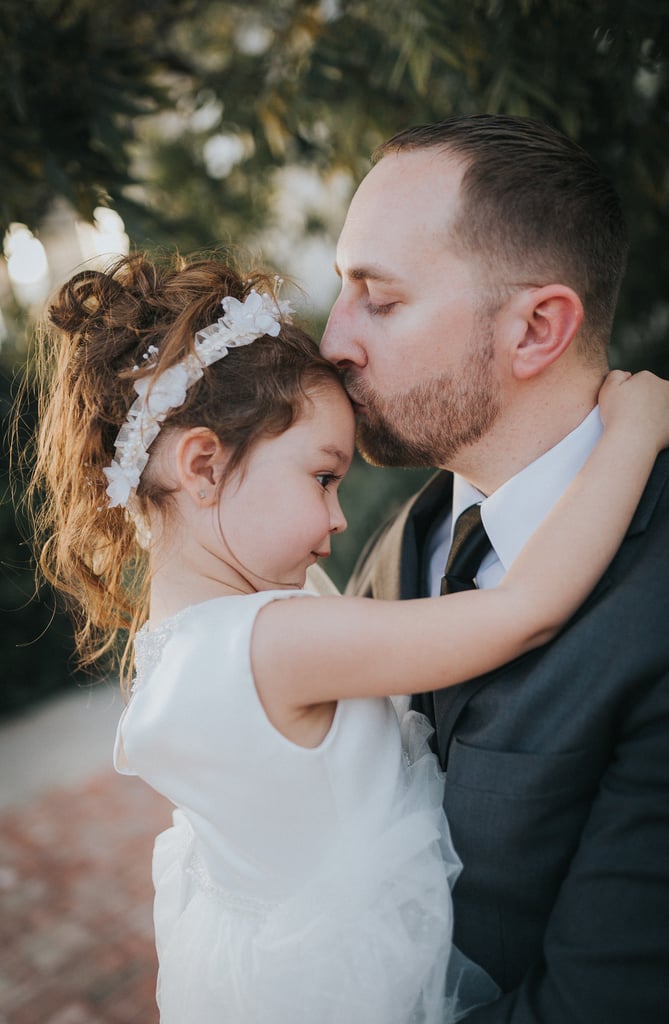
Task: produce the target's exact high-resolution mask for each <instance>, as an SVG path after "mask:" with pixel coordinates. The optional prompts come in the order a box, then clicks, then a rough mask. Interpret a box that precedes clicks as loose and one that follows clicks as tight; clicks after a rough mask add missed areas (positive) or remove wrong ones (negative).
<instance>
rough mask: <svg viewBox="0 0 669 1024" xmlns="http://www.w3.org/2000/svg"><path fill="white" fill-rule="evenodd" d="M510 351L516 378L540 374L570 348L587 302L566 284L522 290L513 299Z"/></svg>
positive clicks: (521, 378) (527, 377)
mask: <svg viewBox="0 0 669 1024" xmlns="http://www.w3.org/2000/svg"><path fill="white" fill-rule="evenodd" d="M511 306H512V334H511V339H510V340H511V344H510V349H509V355H510V358H511V367H512V372H513V375H514V377H515V378H516V380H529V379H530V378H531V377H536V376H537V375H538V374H540V373H541V372H542V371H543V370H545V369H546V367H548V366H550V365H551V363H554V362H555V360H556V359H559V358H560V356H561V355H563V353H564V352H566V351H567V349H568V348H569V346H570V344H571V342H572V341H573V339H574V337H575V336H576V333H577V331H578V329H579V327H580V326H581V321H582V320H583V303H582V302H581V300H580V298H579V296H578V295H577V294H576V292H575V291H574V290H573V289H572V288H569V287H567V286H566V285H561V284H549V285H544V286H542V287H541V288H527V289H524V290H523V291H522V292H519V293H518V294H517V295H516V296H514V299H513V301H512V303H511Z"/></svg>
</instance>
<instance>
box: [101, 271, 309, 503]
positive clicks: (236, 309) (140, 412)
mask: <svg viewBox="0 0 669 1024" xmlns="http://www.w3.org/2000/svg"><path fill="white" fill-rule="evenodd" d="M221 306H222V307H223V316H221V317H219V318H218V320H217V321H216V323H215V324H210V326H209V327H205V328H203V330H201V331H198V332H197V334H196V335H195V352H194V353H193V354H191V355H188V356H186V357H185V358H184V359H182V360H181V362H179V363H175V364H174V366H169V367H168V368H167V369H166V370H163V371H162V372H161V373H153V374H147V375H146V376H145V377H142V378H141V379H140V380H137V381H135V391H136V392H137V398H136V399H135V401H134V402H133V404H132V405H131V407H130V409H129V411H128V415H127V417H126V421H125V423H124V424H123V426H122V427H121V429H120V431H119V433H118V436H117V438H116V441H115V442H114V448H115V450H116V457H115V458H114V460H113V462H112V464H111V466H109V467H107V468H106V469H104V470H103V472H104V474H105V476H106V477H107V480H108V486H107V495H108V497H109V505H110V506H111V507H112V508H113V507H115V506H116V505H120V506H122V507H123V508H128V506H129V505H130V504H131V499H132V497H133V493H134V492H135V491H136V489H137V487H138V486H139V481H140V478H141V475H142V473H143V471H144V468H145V466H146V464H147V462H148V461H149V448H150V447H151V445H152V444H153V442H154V441H155V439H156V438H157V437H158V434H159V433H160V428H161V426H162V424H163V422H164V421H165V419H166V418H167V416H168V415H169V413H170V412H171V411H172V409H178V408H179V406H180V405H183V403H184V402H185V401H186V394H187V392H188V388H190V387H192V385H193V384H195V383H196V382H197V381H198V380H200V378H201V377H202V375H203V372H204V367H205V366H211V364H212V363H215V362H217V361H218V360H219V359H223V358H224V356H226V355H227V354H228V350H229V349H231V348H238V347H240V346H242V345H250V344H251V342H253V341H256V340H257V339H258V338H262V337H264V336H265V335H267V334H268V335H270V337H272V338H275V337H276V336H277V334H278V333H279V331H280V330H281V317H282V316H288V315H290V313H291V312H292V310H291V308H290V305H289V303H287V302H277V301H276V300H274V299H272V298H270V296H269V295H260V294H259V293H258V292H257V291H256V290H255V289H253V290H252V291H251V292H249V294H248V295H247V297H246V298H245V299H244V301H243V302H239V300H238V299H233V298H232V297H231V296H226V298H224V299H223V300H222V301H221ZM156 354H157V351H156V350H155V349H153V350H152V351H151V353H150V355H151V357H153V356H155V355H156ZM128 510H129V511H132V509H131V508H128Z"/></svg>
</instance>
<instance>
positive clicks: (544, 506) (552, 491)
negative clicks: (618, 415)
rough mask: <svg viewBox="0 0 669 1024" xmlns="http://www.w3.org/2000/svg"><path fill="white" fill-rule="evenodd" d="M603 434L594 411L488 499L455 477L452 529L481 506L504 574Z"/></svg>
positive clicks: (460, 478)
mask: <svg viewBox="0 0 669 1024" xmlns="http://www.w3.org/2000/svg"><path fill="white" fill-rule="evenodd" d="M602 431H603V426H602V421H601V418H600V415H599V408H598V407H595V408H594V409H593V410H592V412H591V413H590V414H589V415H588V416H586V418H585V419H584V420H583V422H582V423H580V424H579V426H578V427H576V429H575V430H572V432H571V433H570V434H567V436H566V437H564V438H563V439H562V440H561V441H560V442H559V443H558V444H556V445H555V447H554V448H550V449H549V450H548V451H547V452H545V453H544V454H543V455H541V456H540V457H539V458H538V459H535V461H534V462H531V463H530V464H529V466H526V467H525V468H524V469H522V470H521V471H520V473H516V475H515V476H513V477H511V479H510V480H507V481H506V483H504V484H502V486H501V487H499V488H498V489H497V490H496V491H494V493H493V494H491V495H490V497H488V498H486V496H485V495H484V494H482V493H481V491H479V490H477V488H476V487H473V486H472V485H471V484H470V483H468V482H467V481H466V480H464V479H463V478H462V477H460V476H458V475H457V474H456V475H455V476H454V479H453V523H455V521H456V520H457V518H458V516H459V515H460V513H461V512H464V510H465V509H466V508H469V506H470V505H476V504H478V503H481V518H482V520H483V525H484V526H485V528H486V532H487V534H488V536H489V538H490V541H491V543H492V546H493V548H494V549H495V552H496V554H497V557H498V558H499V560H500V562H501V563H502V566H503V568H504V571H505V572H506V571H508V569H509V567H510V566H511V563H512V562H513V561H514V559H515V558H516V555H518V553H519V552H520V550H521V548H522V547H523V546H524V545H525V543H526V542H527V541H528V540H529V538H530V536H531V535H532V534H533V533H534V531H535V530H536V528H537V527H538V526H539V524H540V523H541V522H542V520H543V519H545V517H546V516H547V515H548V513H549V512H550V510H551V509H552V507H553V505H555V503H556V502H557V501H558V500H559V498H560V497H561V496H562V494H563V493H564V492H565V491H566V489H567V488H568V486H569V484H570V483H571V482H572V480H573V479H574V477H575V476H576V475H577V473H578V471H579V470H580V469H581V467H582V466H583V464H584V463H585V462H586V461H587V459H588V456H589V455H590V453H591V452H592V450H593V448H594V447H595V445H596V444H597V441H598V440H599V438H600V437H601V434H602Z"/></svg>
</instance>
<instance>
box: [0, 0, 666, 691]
mask: <svg viewBox="0 0 669 1024" xmlns="http://www.w3.org/2000/svg"><path fill="white" fill-rule="evenodd" d="M668 14H669V4H668V3H667V0H618V2H617V3H616V4H612V3H610V2H607V0H469V2H467V3H462V2H461V0H411V2H410V3H408V2H407V0H384V3H382V4H380V3H372V2H370V0H320V2H317V0H245V2H239V3H238V2H220V0H199V2H195V0H144V2H142V3H137V0H116V2H115V3H114V4H106V3H100V2H99V0H4V2H3V12H2V15H3V16H2V19H0V61H1V62H2V67H3V75H2V78H1V79H0V123H1V124H2V128H3V131H2V146H3V158H2V160H0V227H2V229H3V230H4V228H5V227H6V226H7V225H8V224H9V223H10V222H13V221H21V222H25V223H27V224H28V225H29V226H30V227H31V228H32V229H33V230H35V231H39V227H40V223H41V220H42V218H43V216H44V214H45V212H46V210H47V209H48V208H49V205H50V203H51V202H52V200H53V199H54V198H55V197H65V198H66V199H67V200H68V201H69V202H70V203H71V204H72V206H73V207H74V208H75V209H76V210H77V211H78V212H79V214H81V215H82V216H83V217H84V218H87V219H91V217H92V211H93V210H94V208H95V207H96V206H97V205H99V204H103V205H104V204H108V205H113V206H114V208H115V209H117V210H118V212H119V213H120V214H121V216H122V217H123V219H124V221H125V224H126V229H127V231H128V233H129V235H130V237H131V240H132V243H133V244H134V245H135V246H138V247H149V248H151V247H155V246H161V247H163V246H166V247H170V248H171V247H173V246H177V247H178V248H180V249H181V250H183V251H190V250H193V249H196V248H200V247H210V246H212V245H214V246H220V245H221V244H222V245H230V244H233V243H234V244H235V245H240V244H241V245H243V246H246V247H248V248H250V249H251V250H252V251H257V250H258V248H259V247H260V245H261V244H262V237H263V236H262V232H266V231H267V230H268V229H270V228H272V227H274V228H275V229H276V227H277V224H278V223H279V222H278V221H277V219H276V217H277V215H276V210H275V204H274V188H275V184H276V180H277V174H278V173H279V172H280V171H281V169H282V168H286V167H290V166H294V165H298V166H299V165H302V166H304V167H308V168H312V169H316V170H317V171H318V172H319V173H320V174H321V175H322V177H323V180H324V181H325V182H326V183H327V184H328V185H332V187H333V188H334V183H335V178H334V175H335V173H336V172H340V171H345V172H346V173H347V174H348V175H349V176H350V181H351V184H352V183H353V182H354V181H356V180H358V179H359V178H360V177H361V176H362V175H363V174H364V173H365V171H366V170H367V169H368V167H369V157H370V153H371V152H372V150H373V149H374V147H375V146H376V145H377V144H378V143H380V142H382V141H383V140H384V139H385V138H387V137H388V136H390V135H392V134H393V133H394V132H395V131H397V130H399V129H401V128H404V127H406V126H407V125H409V124H416V123H424V122H427V121H432V120H438V119H440V118H442V117H445V116H447V115H449V114H452V113H470V112H479V111H488V112H504V113H512V114H521V115H530V116H535V117H538V118H541V119H542V120H546V121H548V122H549V123H552V124H554V125H555V126H556V127H558V128H561V129H562V130H564V131H565V132H566V133H567V134H569V135H571V136H572V137H573V138H575V139H576V140H577V141H579V142H580V143H581V144H582V145H583V146H584V147H585V148H586V149H587V150H589V151H590V152H591V153H592V154H593V156H595V158H596V159H597V160H598V161H599V162H600V164H601V165H602V166H603V167H604V169H605V170H606V171H607V173H608V174H609V175H610V177H611V178H612V179H613V181H614V182H615V184H616V186H617V188H618V190H619V192H620V193H621V195H622V198H623V202H624V206H625V208H626V210H627V212H628V218H629V224H630V233H631V250H630V260H629V269H628V273H627V277H626V281H625V284H624V287H623V292H622V295H621V300H620V306H619V315H618V319H617V325H616V330H615V334H614V342H613V355H614V362H615V363H616V364H617V365H625V366H627V367H629V368H631V369H635V368H638V367H640V366H642V365H646V366H649V367H651V368H653V369H655V370H656V371H658V372H660V373H663V374H664V375H665V376H669V349H668V347H667V343H666V337H667V329H668V328H669V303H668V302H667V299H666V295H665V291H666V281H667V280H669V254H668V250H667V246H666V244H665V240H666V238H667V236H668V234H669V173H668V172H667V167H668V166H669V161H668V156H669V132H668V124H667V111H668V110H669V75H668V57H669V17H668ZM221 139H222V140H223V142H225V140H226V139H227V140H228V142H230V140H233V143H234V144H236V145H237V149H238V151H237V153H236V155H234V158H232V159H231V160H230V163H229V166H227V167H225V166H223V167H222V166H219V167H218V168H217V167H216V166H215V161H212V159H211V147H212V145H214V144H215V143H217V142H218V143H220V142H221ZM298 198H300V197H298ZM389 215H390V214H389ZM336 230H337V228H336V225H335V224H333V223H331V222H329V221H328V220H327V218H325V219H323V217H322V215H321V213H320V212H319V211H312V212H311V213H310V215H309V216H308V217H307V218H306V227H305V231H306V232H310V231H311V232H314V233H316V234H319V235H321V236H324V237H326V238H328V239H329V241H330V242H331V243H332V244H333V245H334V239H335V235H336ZM296 244H297V245H299V244H300V243H299V241H298V242H297V243H296ZM278 269H281V268H278ZM3 387H5V392H4V393H3V394H4V398H3V401H6V382H5V385H3ZM419 477H420V475H419ZM420 479H422V477H420ZM417 482H418V479H417V478H416V476H415V475H414V474H409V473H405V474H403V473H392V472H390V471H375V470H371V469H370V468H369V467H366V466H363V464H362V463H359V462H356V464H355V467H354V470H353V472H352V474H351V477H350V479H349V481H347V484H346V488H345V492H344V501H345V504H346V505H347V514H348V517H349V523H350V530H349V534H348V535H347V537H346V539H344V540H343V542H340V544H339V554H338V555H337V556H335V557H336V561H334V564H333V566H332V570H333V575H334V576H335V578H336V579H337V580H338V582H340V583H343V582H344V580H345V577H346V574H347V572H348V570H349V568H350V565H351V563H352V561H353V558H354V555H355V552H356V551H357V550H358V549H359V547H360V545H361V543H362V541H363V540H364V537H365V536H366V535H367V534H368V533H369V531H370V529H371V528H372V527H373V525H375V523H376V522H378V520H379V519H381V518H383V517H384V516H385V515H386V514H389V513H390V512H391V511H392V509H393V507H394V506H395V505H396V504H397V502H398V501H399V500H400V499H401V497H402V496H404V495H405V494H406V493H407V492H408V491H409V490H413V489H414V487H415V486H416V484H417ZM8 522H9V519H8V509H7V506H6V505H4V506H2V507H1V508H0V531H1V537H2V541H1V543H2V545H3V551H2V558H3V576H2V578H1V579H0V589H1V590H2V591H3V594H5V593H8V594H9V597H8V598H7V597H3V601H5V602H7V606H11V607H12V608H15V607H16V605H17V604H20V603H21V602H22V601H23V600H24V595H25V596H27V594H28V592H29V590H28V591H26V589H25V585H24V583H22V584H21V586H20V587H19V588H18V589H17V584H16V580H15V579H14V578H13V576H12V574H13V573H14V571H15V570H14V569H13V568H12V567H13V566H15V565H16V564H17V562H20V561H21V559H22V558H23V556H24V552H23V551H22V550H21V551H20V553H19V554H16V551H15V545H16V539H14V540H10V539H8V538H9V537H10V533H11V530H9V528H8V525H7V524H8ZM12 588H13V589H12ZM4 607H5V605H4V604H3V608H4ZM2 614H3V615H4V614H5V613H4V612H2ZM15 621H16V620H15ZM40 630H41V624H38V625H37V626H36V627H33V626H32V625H31V626H30V629H29V632H30V633H31V635H32V636H37V635H38V634H39V632H40ZM36 649H37V648H35V650H36ZM36 660H37V659H36ZM23 664H24V665H27V664H28V663H27V662H25V661H24V662H23ZM18 671H19V672H21V669H20V668H18ZM29 671H32V669H31V670H28V669H26V673H28V672H29ZM35 671H37V668H35Z"/></svg>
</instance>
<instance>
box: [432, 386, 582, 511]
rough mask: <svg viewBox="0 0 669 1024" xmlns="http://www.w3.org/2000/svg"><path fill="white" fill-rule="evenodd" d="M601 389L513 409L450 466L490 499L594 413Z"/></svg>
mask: <svg viewBox="0 0 669 1024" xmlns="http://www.w3.org/2000/svg"><path fill="white" fill-rule="evenodd" d="M597 391H598V388H595V389H588V390H585V389H584V391H583V394H582V395H581V396H580V398H579V397H577V396H574V395H573V394H572V395H571V396H570V400H569V401H568V402H565V403H564V404H562V405H560V404H559V403H555V402H554V403H553V406H552V407H550V406H546V405H544V406H543V408H542V407H541V404H540V403H534V407H528V408H527V409H520V410H518V409H517V408H516V409H513V410H512V411H511V412H507V413H506V414H504V413H502V414H500V416H499V418H498V420H497V422H496V423H495V425H494V426H493V428H492V429H491V430H490V431H489V433H488V434H487V435H486V436H485V437H483V438H481V440H480V441H478V442H476V444H473V445H470V446H468V447H467V448H464V449H462V450H461V451H460V452H458V454H457V455H456V457H455V459H454V460H453V462H452V463H451V465H449V466H444V467H442V468H444V469H450V470H451V471H452V472H454V473H457V474H458V475H459V476H461V477H463V478H464V479H465V480H467V481H468V483H470V484H471V485H472V486H473V487H476V489H477V490H479V491H481V493H482V494H485V495H490V494H492V493H493V492H494V491H496V490H497V489H498V488H499V487H501V486H502V484H504V483H506V481H507V480H510V479H511V478H512V477H514V476H516V474H517V473H520V472H521V470H523V469H525V467H526V466H529V465H530V463H532V462H534V461H535V460H536V459H538V458H540V457H541V456H542V455H544V454H545V453H546V452H547V451H550V449H551V448H554V447H555V446H556V445H557V444H559V443H560V441H562V440H563V438H565V437H566V436H567V435H568V434H570V433H571V432H572V431H573V430H575V429H576V427H578V425H579V424H580V423H582V422H583V420H584V419H585V418H586V416H588V414H589V413H590V412H592V410H593V408H594V407H595V405H596V404H597V399H596V395H597Z"/></svg>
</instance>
